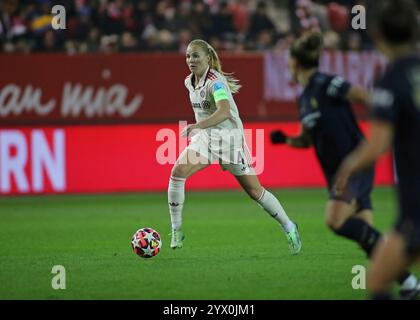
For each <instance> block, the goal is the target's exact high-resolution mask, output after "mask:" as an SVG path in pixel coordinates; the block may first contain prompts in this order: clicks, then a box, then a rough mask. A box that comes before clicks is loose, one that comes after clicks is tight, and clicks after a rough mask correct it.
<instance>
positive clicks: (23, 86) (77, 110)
mask: <svg viewBox="0 0 420 320" xmlns="http://www.w3.org/2000/svg"><path fill="white" fill-rule="evenodd" d="M222 59H223V60H222V61H223V68H224V70H225V71H226V72H234V73H235V76H237V77H238V78H239V79H240V80H241V83H242V85H243V87H244V90H242V91H241V92H240V93H239V94H238V95H237V97H236V99H237V102H238V104H239V105H240V106H241V113H242V115H243V116H245V117H246V116H248V115H252V113H253V111H254V110H255V106H256V105H257V104H258V103H259V102H260V100H261V97H262V84H261V83H262V81H261V79H262V72H263V69H262V58H261V56H260V55H251V54H250V55H241V56H230V55H225V56H223V57H222ZM0 70H1V72H0V125H3V126H5V125H7V126H11V125H28V124H30V125H33V124H35V125H43V124H55V125H63V124H98V123H134V122H135V123H138V122H163V121H167V122H171V121H178V120H180V119H185V120H192V119H193V112H192V109H191V105H190V102H189V98H188V91H187V89H186V88H185V86H184V79H185V77H186V76H187V75H188V74H189V70H188V68H187V66H186V63H185V57H184V56H182V55H179V54H123V55H118V54H116V55H77V56H68V55H64V54H63V55H43V54H40V55H28V56H24V55H0Z"/></svg>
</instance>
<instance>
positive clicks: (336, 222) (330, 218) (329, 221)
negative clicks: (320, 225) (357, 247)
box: [325, 214, 343, 232]
mask: <svg viewBox="0 0 420 320" xmlns="http://www.w3.org/2000/svg"><path fill="white" fill-rule="evenodd" d="M325 224H326V225H327V227H328V228H330V230H331V231H334V232H335V231H337V230H338V229H339V228H340V227H341V225H342V224H343V222H342V221H341V219H339V218H338V217H337V215H334V214H328V215H327V217H326V219H325Z"/></svg>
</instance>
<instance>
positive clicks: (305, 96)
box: [299, 72, 363, 181]
mask: <svg viewBox="0 0 420 320" xmlns="http://www.w3.org/2000/svg"><path fill="white" fill-rule="evenodd" d="M350 87H351V85H350V83H348V82H346V81H344V79H343V78H342V77H340V76H333V75H328V74H325V73H321V72H316V73H314V74H313V75H312V77H311V78H310V79H309V82H308V85H307V86H306V88H305V90H304V91H303V93H302V95H301V96H300V97H299V112H300V121H301V122H302V125H303V127H304V128H305V130H306V131H307V132H308V133H309V134H310V137H311V138H312V142H313V145H314V147H315V152H316V155H317V157H318V160H319V162H320V164H321V167H322V170H323V172H324V175H325V177H326V178H327V180H328V181H330V180H331V179H332V178H333V176H334V175H335V173H336V171H337V169H338V167H339V165H340V164H341V162H342V160H343V159H344V158H345V156H346V155H347V154H349V153H350V152H351V151H352V150H353V149H354V148H355V147H356V146H357V145H358V144H359V142H360V141H361V140H362V139H363V134H362V132H361V130H360V128H359V126H358V124H357V121H356V118H355V116H354V114H353V111H352V109H351V104H350V102H349V101H348V100H347V99H346V95H347V93H348V91H349V89H350Z"/></svg>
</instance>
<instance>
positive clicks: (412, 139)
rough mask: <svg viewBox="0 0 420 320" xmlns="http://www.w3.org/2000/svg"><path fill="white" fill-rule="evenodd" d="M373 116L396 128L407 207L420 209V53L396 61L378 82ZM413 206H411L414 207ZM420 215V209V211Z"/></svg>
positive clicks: (397, 161)
mask: <svg viewBox="0 0 420 320" xmlns="http://www.w3.org/2000/svg"><path fill="white" fill-rule="evenodd" d="M371 111H372V116H373V118H375V119H379V120H383V121H387V122H390V123H391V124H392V126H393V127H394V156H395V166H396V173H397V178H398V179H397V180H398V185H399V191H400V196H402V197H404V199H401V200H402V201H403V202H404V203H402V205H403V206H404V205H406V206H407V208H408V209H407V210H414V208H415V210H420V201H419V200H418V199H420V56H419V55H410V56H406V57H404V58H400V59H398V60H396V61H394V62H393V63H392V64H391V65H390V66H388V68H387V70H386V71H385V73H384V75H383V77H382V78H381V79H380V80H379V81H378V83H377V84H376V85H375V89H374V91H373V94H372V110H371ZM410 208H411V209H410ZM417 214H418V216H420V212H417Z"/></svg>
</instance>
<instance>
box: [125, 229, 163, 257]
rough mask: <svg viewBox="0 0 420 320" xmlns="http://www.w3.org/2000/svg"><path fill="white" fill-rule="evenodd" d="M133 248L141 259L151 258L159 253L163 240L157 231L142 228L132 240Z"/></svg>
mask: <svg viewBox="0 0 420 320" xmlns="http://www.w3.org/2000/svg"><path fill="white" fill-rule="evenodd" d="M131 247H132V248H133V250H134V253H135V254H137V255H138V256H139V257H142V258H151V257H154V256H155V255H157V254H158V253H159V251H160V248H161V247H162V240H161V238H160V235H159V233H158V232H157V231H156V230H153V229H152V228H141V229H139V230H137V231H136V233H134V235H133V237H132V238H131Z"/></svg>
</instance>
